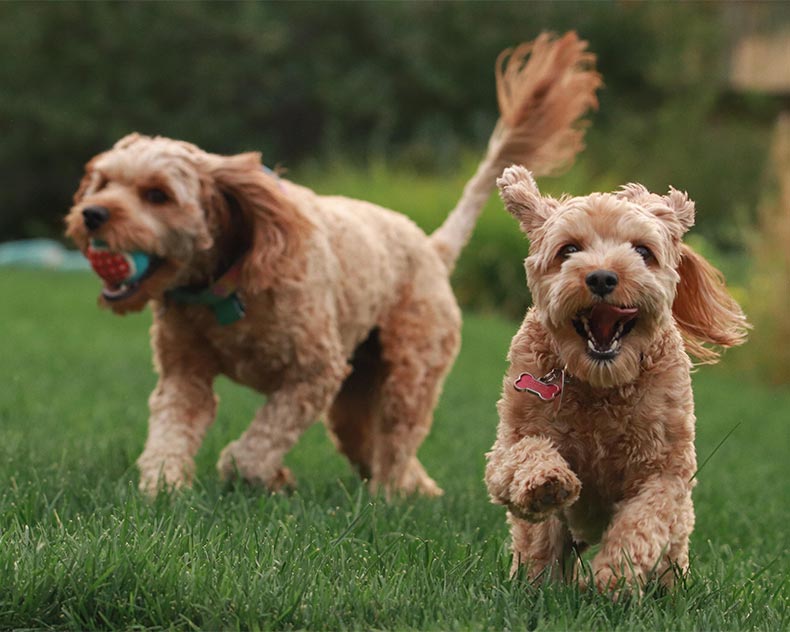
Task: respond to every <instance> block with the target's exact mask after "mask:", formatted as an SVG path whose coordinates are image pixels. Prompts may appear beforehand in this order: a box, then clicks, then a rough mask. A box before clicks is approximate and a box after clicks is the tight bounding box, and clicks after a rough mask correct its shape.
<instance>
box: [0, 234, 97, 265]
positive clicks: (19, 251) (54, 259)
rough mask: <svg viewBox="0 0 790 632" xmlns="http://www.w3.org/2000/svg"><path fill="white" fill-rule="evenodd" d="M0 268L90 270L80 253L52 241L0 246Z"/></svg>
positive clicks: (13, 242) (28, 241)
mask: <svg viewBox="0 0 790 632" xmlns="http://www.w3.org/2000/svg"><path fill="white" fill-rule="evenodd" d="M0 266H16V267H20V268H48V269H50V270H90V265H89V264H88V260H87V259H86V258H85V257H84V256H82V253H81V252H79V251H77V250H69V249H68V248H65V247H64V246H63V244H60V243H58V242H57V241H55V240H53V239H26V240H23V241H9V242H6V243H4V244H0Z"/></svg>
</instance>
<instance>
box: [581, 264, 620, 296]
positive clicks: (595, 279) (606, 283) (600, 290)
mask: <svg viewBox="0 0 790 632" xmlns="http://www.w3.org/2000/svg"><path fill="white" fill-rule="evenodd" d="M584 281H585V283H587V287H588V288H590V291H591V292H592V293H593V294H597V295H598V296H606V295H607V294H609V293H610V292H612V290H614V288H616V287H617V282H618V281H619V279H618V278H617V274H615V273H614V272H612V271H611V270H595V272H590V274H588V275H587V276H586V277H585V278H584Z"/></svg>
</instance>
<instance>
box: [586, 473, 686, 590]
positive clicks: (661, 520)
mask: <svg viewBox="0 0 790 632" xmlns="http://www.w3.org/2000/svg"><path fill="white" fill-rule="evenodd" d="M693 528H694V508H693V505H692V502H691V484H690V483H689V482H688V477H686V476H680V475H665V476H655V477H652V478H650V479H648V480H647V481H646V482H645V483H644V484H643V486H642V487H641V489H640V491H639V493H637V494H636V495H635V496H634V497H633V498H630V499H628V500H625V501H623V502H621V503H620V504H619V506H617V508H616V510H615V513H614V516H613V518H612V521H611V523H610V525H609V527H608V528H607V530H606V532H605V533H604V536H603V540H602V546H601V550H600V551H599V553H598V555H596V556H595V558H594V559H593V561H592V571H593V575H594V577H595V582H596V585H597V586H598V589H599V590H601V591H614V592H615V593H618V592H619V591H620V590H621V589H623V590H626V591H628V590H633V591H636V592H639V591H640V589H641V587H642V586H643V585H644V582H645V581H646V580H647V579H649V578H651V577H656V578H659V579H660V580H661V582H662V583H664V584H671V583H672V582H673V580H674V570H675V569H678V570H680V571H685V570H686V569H687V567H688V540H689V535H690V534H691V531H692V529H693Z"/></svg>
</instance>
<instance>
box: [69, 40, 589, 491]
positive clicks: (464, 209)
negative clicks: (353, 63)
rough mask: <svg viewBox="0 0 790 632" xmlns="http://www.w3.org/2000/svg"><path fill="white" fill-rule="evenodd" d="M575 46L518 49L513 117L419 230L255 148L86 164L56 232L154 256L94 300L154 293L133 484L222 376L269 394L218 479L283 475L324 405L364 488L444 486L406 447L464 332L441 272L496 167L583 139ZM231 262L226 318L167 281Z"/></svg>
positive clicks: (200, 280)
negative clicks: (319, 191) (134, 276)
mask: <svg viewBox="0 0 790 632" xmlns="http://www.w3.org/2000/svg"><path fill="white" fill-rule="evenodd" d="M585 46H586V44H585V43H584V42H581V41H580V40H579V39H578V38H577V37H576V36H575V35H574V34H568V35H565V36H564V37H562V38H560V39H555V38H552V37H550V36H542V37H541V38H540V41H539V45H536V48H535V50H534V51H533V53H532V58H531V61H532V62H534V63H532V65H530V64H526V65H525V60H526V56H527V55H526V53H525V52H524V51H523V50H521V52H519V54H518V55H517V56H516V59H515V61H514V62H513V63H514V64H515V65H514V66H512V67H511V68H512V69H511V71H510V72H508V73H507V76H506V77H500V78H499V85H500V89H505V88H506V89H507V90H511V91H515V92H516V93H517V94H518V96H517V97H516V98H515V101H514V102H512V103H511V102H509V103H510V104H509V106H508V107H509V109H508V112H510V106H513V107H515V109H516V110H518V114H517V115H514V116H510V115H508V117H507V120H503V121H500V123H499V124H498V125H497V127H496V131H495V133H494V136H492V140H491V142H490V143H489V148H488V152H487V153H486V155H485V157H484V158H483V161H482V162H481V165H480V168H479V169H478V172H477V173H476V174H475V176H474V177H473V178H472V179H471V180H470V182H469V183H468V184H467V186H466V188H465V189H464V193H463V195H462V197H461V200H460V201H459V204H458V206H457V207H456V208H455V209H454V210H453V211H452V212H451V213H450V216H449V217H448V219H447V221H446V222H445V224H444V225H443V226H442V227H440V228H439V230H438V231H437V232H436V233H434V234H433V235H431V236H430V237H429V236H426V235H425V234H424V233H423V232H422V231H421V230H420V229H419V228H418V227H417V226H416V225H415V224H414V223H413V222H412V221H410V220H409V219H407V218H406V217H404V216H402V215H399V214H397V213H394V212H392V211H389V210H386V209H383V208H381V207H378V206H376V205H374V204H370V203H367V202H363V201H358V200H352V199H348V198H344V197H328V196H319V195H316V194H315V193H313V192H312V191H310V190H308V189H306V188H303V187H301V186H298V185H297V184H294V183H292V182H289V181H287V180H284V179H279V178H277V177H275V176H272V175H270V174H268V173H266V172H264V171H263V170H262V168H261V161H260V156H259V155H258V154H255V153H246V154H240V155H237V156H219V155H216V154H211V153H208V152H205V151H203V150H201V149H199V148H198V147H196V146H194V145H191V144H189V143H186V142H181V141H175V140H171V139H167V138H161V137H157V138H151V137H147V136H140V135H137V134H132V135H130V136H127V137H126V138H123V139H121V140H120V141H119V142H118V143H117V144H116V145H115V146H114V147H113V148H112V149H111V150H109V151H107V152H105V153H103V154H100V155H99V156H97V157H95V158H94V159H92V160H91V161H90V162H89V163H88V165H87V167H86V173H85V177H84V178H83V180H82V183H81V184H80V186H79V189H78V191H77V193H76V195H75V198H74V206H73V207H72V209H71V212H70V213H69V215H68V217H67V218H66V222H67V234H68V235H69V236H70V237H71V238H72V239H73V240H74V241H75V242H76V243H77V245H78V246H79V247H80V248H82V249H83V250H84V249H86V248H87V246H88V243H89V240H90V239H91V238H100V239H101V240H103V241H105V242H106V243H107V244H108V245H109V247H110V248H112V249H114V250H118V251H131V250H141V251H144V252H146V253H150V254H152V255H156V256H157V257H159V258H160V259H161V260H162V261H163V262H164V263H163V264H162V265H161V267H159V268H158V269H156V271H155V272H154V273H153V274H152V275H151V276H150V277H148V278H147V279H145V280H144V281H143V282H142V283H141V285H140V286H139V288H137V289H136V291H134V292H133V293H132V294H131V295H128V296H127V295H124V296H123V297H121V298H120V299H118V298H117V297H114V298H113V299H112V300H109V299H108V297H107V295H106V293H103V294H102V296H101V298H100V302H101V303H102V304H103V305H104V306H105V307H108V308H111V309H112V310H113V311H115V312H116V313H119V314H123V313H126V312H130V311H137V310H140V309H142V308H143V307H144V306H145V305H146V304H148V303H149V302H150V303H151V304H152V306H153V313H154V323H153V327H152V329H151V340H152V346H153V351H154V361H155V366H156V370H157V372H158V374H159V382H158V384H157V386H156V389H155V390H154V392H153V393H152V395H151V398H150V401H149V405H150V410H151V416H150V419H149V434H148V439H147V441H146V445H145V449H144V450H143V453H142V455H141V456H140V458H139V459H138V465H139V468H140V475H141V478H140V487H141V489H143V490H144V491H146V492H148V493H151V494H153V493H156V492H157V491H158V490H159V489H160V488H162V487H168V488H169V487H178V486H180V485H184V484H188V483H189V482H190V480H191V477H192V474H193V468H194V465H193V457H194V455H195V453H196V451H197V450H198V448H199V446H200V443H201V441H202V438H203V435H204V434H205V432H206V429H207V428H208V427H209V425H210V424H211V423H212V422H213V420H214V415H215V411H216V406H217V401H216V398H215V396H214V393H213V388H212V384H213V381H214V379H215V377H216V376H218V375H220V374H223V375H226V376H228V377H230V378H231V379H233V380H235V381H236V382H238V383H240V384H244V385H246V386H249V387H251V388H253V389H255V390H257V391H259V392H261V393H264V394H266V395H267V396H268V400H267V402H266V404H265V405H264V406H263V407H262V408H261V409H260V410H259V411H258V412H257V414H256V415H255V418H254V419H253V421H252V423H251V424H250V426H249V428H248V429H247V430H246V432H245V433H244V434H243V435H242V436H241V437H240V438H239V439H238V440H237V441H234V442H232V443H231V444H230V445H228V446H227V447H226V448H225V449H224V451H223V452H222V455H221V456H220V459H219V464H218V468H219V471H220V474H221V475H222V476H223V477H225V478H228V477H233V476H237V475H238V476H241V477H243V478H244V479H246V480H248V481H251V482H254V483H257V484H260V485H264V486H267V487H269V488H272V489H277V488H278V487H280V486H282V485H286V484H289V483H290V482H291V475H290V473H289V472H288V471H287V470H286V469H285V468H284V467H283V465H282V459H283V456H284V455H285V454H286V452H287V451H288V450H289V449H290V448H291V446H292V445H293V444H294V443H295V442H296V440H297V439H298V437H299V436H300V434H301V433H302V432H303V431H304V430H305V428H306V427H307V426H308V425H310V424H312V423H313V422H314V421H315V420H317V419H319V418H321V417H325V418H326V420H327V425H328V427H329V429H330V431H331V434H332V437H333V439H334V440H335V442H336V444H337V445H338V447H339V449H340V450H341V451H342V452H343V453H344V454H345V455H346V456H347V457H348V458H349V460H350V461H351V462H352V463H353V464H354V465H355V466H356V467H357V468H358V470H359V471H360V473H361V474H362V475H363V476H364V477H366V478H368V479H369V480H370V483H371V486H372V487H373V488H374V489H379V488H382V489H384V490H385V492H386V493H388V494H391V493H409V492H421V493H424V494H429V495H435V494H438V493H440V492H441V490H440V489H439V487H438V486H437V485H436V483H435V482H434V481H433V480H432V479H431V478H430V477H429V476H428V475H427V474H426V472H425V470H424V469H423V467H422V465H421V464H420V462H419V461H418V459H417V456H416V453H417V449H418V447H419V445H420V443H421V442H422V440H423V439H424V437H425V436H426V434H427V433H428V430H429V429H430V425H431V420H432V414H433V409H434V407H435V405H436V403H437V400H438V398H439V393H440V391H441V387H442V382H443V380H444V377H445V375H446V374H447V372H448V370H449V368H450V366H451V364H452V362H453V359H454V358H455V355H456V353H457V351H458V347H459V344H460V331H459V330H460V322H461V316H460V311H459V309H458V306H457V304H456V301H455V298H454V296H453V293H452V290H451V287H450V283H449V279H448V277H449V274H450V271H451V270H452V268H453V264H454V262H455V260H456V258H457V257H458V254H459V253H460V251H461V249H462V248H463V246H464V244H465V243H466V241H467V240H468V238H469V235H470V234H471V231H472V229H473V227H474V223H475V220H476V218H477V216H478V214H479V213H480V210H481V209H482V206H483V204H484V202H485V201H486V199H487V197H488V195H489V194H490V191H491V190H492V189H493V187H494V183H495V179H496V176H497V175H498V174H499V173H500V172H501V169H502V165H503V164H509V163H511V162H513V161H520V162H525V163H526V164H529V165H532V166H534V167H536V168H537V167H540V168H541V169H542V170H547V169H549V168H551V167H552V166H558V165H559V164H561V163H567V161H568V160H569V159H570V158H571V157H572V156H573V154H574V153H575V152H576V151H578V149H580V147H581V131H579V130H577V128H576V121H577V119H578V117H579V116H581V115H582V114H583V113H584V111H585V110H586V109H587V108H588V107H590V106H592V105H594V103H595V96H594V92H595V89H596V88H597V87H598V85H599V84H600V78H599V76H598V75H597V74H596V73H595V72H594V71H593V70H592V69H591V68H590V66H591V64H592V56H591V55H590V54H589V53H585V52H584V49H585ZM544 62H545V63H544ZM522 84H523V85H522ZM503 86H505V87H504V88H503ZM530 86H533V87H530ZM535 86H537V87H539V89H537V88H535ZM549 114H551V115H549ZM524 138H529V139H530V141H529V142H527V143H525V142H522V140H519V139H524ZM152 189H156V193H157V195H155V196H151V195H149V193H150V192H151V190H152ZM89 206H92V207H97V206H98V207H102V208H103V209H105V210H106V212H107V216H108V217H107V220H106V223H104V224H102V225H101V226H100V227H95V226H93V227H91V226H89V225H88V224H89V222H87V221H86V220H87V217H86V216H84V211H85V209H86V208H87V207H89ZM237 261H240V262H241V266H242V268H241V281H240V289H239V295H240V298H241V299H242V301H243V303H244V304H245V306H246V316H245V317H244V318H243V319H241V320H239V321H237V322H235V323H233V324H230V325H227V326H221V325H219V324H218V323H217V322H216V321H215V319H214V316H213V314H212V313H211V311H210V309H209V308H207V307H206V306H203V305H184V304H181V303H178V302H175V301H174V300H172V298H171V295H169V294H168V291H169V290H172V289H174V288H184V287H192V288H205V287H208V286H209V285H210V284H211V283H212V281H213V280H215V279H216V278H217V277H218V276H220V275H221V274H222V273H223V271H225V270H227V269H228V268H230V267H231V266H233V265H234V264H235V263H236V262H237Z"/></svg>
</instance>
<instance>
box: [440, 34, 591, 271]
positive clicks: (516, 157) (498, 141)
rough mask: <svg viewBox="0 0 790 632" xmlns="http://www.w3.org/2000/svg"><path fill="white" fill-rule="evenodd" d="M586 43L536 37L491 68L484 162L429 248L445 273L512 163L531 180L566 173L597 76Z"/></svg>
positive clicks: (567, 36)
mask: <svg viewBox="0 0 790 632" xmlns="http://www.w3.org/2000/svg"><path fill="white" fill-rule="evenodd" d="M586 48H587V42H585V41H583V40H580V39H579V38H578V36H577V35H576V33H574V32H569V33H566V34H565V35H563V36H562V37H561V38H559V39H555V38H554V37H553V36H552V35H550V34H548V33H542V34H541V35H540V36H539V37H538V38H537V39H536V40H535V41H534V42H528V43H525V44H521V45H519V46H517V47H516V48H515V49H511V48H509V49H507V50H504V51H502V53H501V54H500V55H499V57H498V58H497V61H496V84H497V98H498V100H499V111H500V117H499V121H497V124H496V127H495V128H494V132H493V133H492V134H491V139H490V140H489V141H488V151H487V152H486V155H485V158H483V161H482V162H481V163H480V165H479V166H478V168H477V172H476V173H475V174H474V175H473V176H472V178H471V179H470V180H469V182H467V183H466V186H465V187H464V192H463V195H462V196H461V199H460V200H459V201H458V204H457V205H456V207H455V208H454V209H453V210H452V211H451V212H450V215H449V216H448V217H447V219H446V220H445V222H444V223H443V224H442V225H441V226H440V227H439V228H438V229H437V230H436V231H435V232H434V233H433V235H431V241H432V242H433V244H434V247H435V248H436V250H437V251H438V253H439V255H440V256H441V257H442V260H443V261H444V262H445V264H446V266H447V269H448V271H449V270H452V269H453V268H454V267H455V262H456V260H457V259H458V255H459V254H460V253H461V250H462V249H463V247H464V246H465V245H466V242H467V241H469V237H470V236H471V235H472V231H473V230H474V227H475V223H476V222H477V218H478V217H479V215H480V212H481V211H482V210H483V206H484V205H485V203H486V201H487V200H488V197H489V196H490V194H491V190H492V189H493V188H494V185H495V183H496V179H497V178H498V177H499V175H500V174H501V173H502V171H503V170H504V169H505V167H509V166H510V165H512V164H514V163H518V164H522V165H524V166H526V167H527V168H528V169H529V170H530V171H532V172H533V173H535V174H537V175H546V174H548V173H551V172H556V171H557V170H559V169H560V168H562V167H567V166H570V164H571V163H572V161H573V158H574V157H575V156H576V154H577V153H578V152H579V151H580V150H581V149H582V148H583V146H584V144H583V137H584V127H585V126H584V125H583V124H581V123H578V120H579V118H580V117H581V116H582V115H584V113H585V112H586V111H587V110H588V109H589V108H594V107H597V105H598V100H597V99H596V97H595V91H596V89H598V88H599V87H600V85H601V76H600V75H599V74H598V73H597V72H595V70H594V64H595V55H593V54H592V53H590V52H587V51H586Z"/></svg>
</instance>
